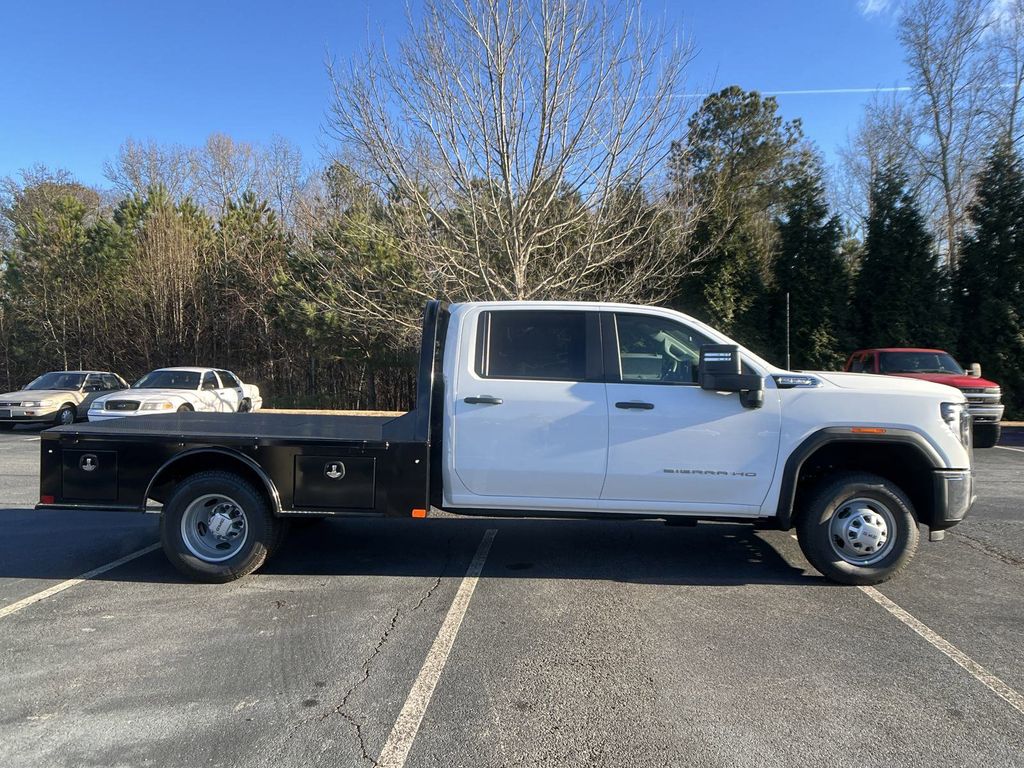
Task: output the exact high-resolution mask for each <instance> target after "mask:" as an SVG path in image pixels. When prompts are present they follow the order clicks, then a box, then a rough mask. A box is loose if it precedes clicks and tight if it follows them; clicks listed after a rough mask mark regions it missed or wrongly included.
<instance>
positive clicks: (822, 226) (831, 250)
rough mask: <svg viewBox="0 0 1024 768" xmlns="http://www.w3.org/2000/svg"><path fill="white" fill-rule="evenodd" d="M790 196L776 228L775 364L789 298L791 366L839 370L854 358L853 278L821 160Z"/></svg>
mask: <svg viewBox="0 0 1024 768" xmlns="http://www.w3.org/2000/svg"><path fill="white" fill-rule="evenodd" d="M788 194H789V201H788V203H787V205H786V208H785V211H784V214H783V216H782V217H781V218H780V219H779V220H778V222H777V228H778V252H777V255H776V257H775V263H774V268H773V273H774V284H775V295H774V301H773V307H772V313H771V317H772V320H773V322H772V326H773V334H772V337H773V338H772V340H771V350H772V352H774V358H775V359H776V361H778V362H780V363H783V362H784V360H785V304H786V294H787V293H789V296H790V349H791V362H790V365H791V366H792V367H793V368H795V369H817V370H821V369H830V368H836V367H839V366H840V365H842V362H843V360H844V359H845V356H846V354H847V353H848V352H849V349H848V333H847V324H848V323H847V306H848V302H849V295H848V294H849V274H848V272H847V266H846V260H845V259H844V258H843V255H842V252H841V243H842V236H843V231H842V226H841V224H840V221H839V217H838V216H829V212H828V205H827V203H826V202H825V187H824V183H823V180H822V172H821V168H820V162H819V161H818V160H817V159H816V158H814V159H812V160H811V162H809V163H808V164H807V165H806V167H805V170H804V172H802V173H800V174H799V175H797V176H796V178H795V179H794V180H793V182H792V183H791V184H790V186H789V189H788Z"/></svg>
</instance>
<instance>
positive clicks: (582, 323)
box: [449, 307, 608, 508]
mask: <svg viewBox="0 0 1024 768" xmlns="http://www.w3.org/2000/svg"><path fill="white" fill-rule="evenodd" d="M599 322H600V320H599V313H597V312H595V311H584V310H561V309H537V308H530V307H525V308H521V309H518V308H502V309H494V310H487V311H479V312H477V313H476V314H475V316H470V317H467V318H466V320H465V321H464V325H463V327H462V331H461V333H462V338H463V339H464V341H463V344H462V345H460V358H459V364H458V368H457V370H456V372H455V375H456V382H455V388H454V391H453V399H454V402H450V403H449V407H450V408H451V409H452V412H453V414H454V416H453V424H452V435H451V442H450V444H449V450H450V451H452V454H451V456H452V459H451V461H452V466H453V469H452V474H453V475H454V477H453V478H451V479H452V480H454V481H456V482H454V483H450V484H449V490H450V492H451V494H452V497H451V498H452V500H453V502H454V503H455V504H457V505H460V506H471V505H475V506H479V507H487V506H502V505H504V506H509V505H514V504H515V500H516V499H519V500H522V499H523V498H530V499H531V500H538V501H537V506H538V508H542V507H543V506H544V504H543V502H542V501H541V500H543V499H583V500H592V502H596V500H597V499H598V498H599V497H600V495H601V485H602V483H603V482H604V473H605V464H606V460H607V452H608V408H607V402H606V399H605V385H604V383H603V382H602V381H601V373H600V365H601V352H600V343H599V337H600V328H599ZM457 486H458V487H457ZM501 497H505V498H506V501H502V500H501Z"/></svg>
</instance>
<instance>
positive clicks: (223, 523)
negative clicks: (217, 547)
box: [209, 508, 238, 541]
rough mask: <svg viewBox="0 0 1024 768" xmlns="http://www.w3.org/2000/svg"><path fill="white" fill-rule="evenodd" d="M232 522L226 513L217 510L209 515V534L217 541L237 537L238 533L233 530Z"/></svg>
mask: <svg viewBox="0 0 1024 768" xmlns="http://www.w3.org/2000/svg"><path fill="white" fill-rule="evenodd" d="M234 522H235V521H234V520H233V519H232V517H231V515H230V514H229V512H228V511H225V510H223V509H220V508H218V509H217V511H215V512H214V513H213V514H212V515H210V523H209V528H210V533H212V534H213V535H214V536H216V537H217V538H218V539H223V540H225V541H226V540H227V539H229V538H233V537H234V536H237V535H238V531H237V530H235V529H234V528H233V524H234Z"/></svg>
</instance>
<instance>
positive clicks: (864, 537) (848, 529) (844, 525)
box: [829, 499, 895, 565]
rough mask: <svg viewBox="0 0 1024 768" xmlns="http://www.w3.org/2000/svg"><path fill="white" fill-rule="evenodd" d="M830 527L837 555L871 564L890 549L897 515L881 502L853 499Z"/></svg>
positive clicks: (842, 508) (851, 560)
mask: <svg viewBox="0 0 1024 768" xmlns="http://www.w3.org/2000/svg"><path fill="white" fill-rule="evenodd" d="M829 527H830V531H829V533H830V535H831V541H832V549H833V550H834V551H835V552H836V554H838V555H839V556H840V557H841V558H842V559H844V560H846V561H847V562H848V563H852V564H854V565H870V564H872V563H874V562H877V561H879V560H881V559H882V558H883V557H885V555H886V554H887V553H888V552H889V550H890V549H891V547H892V544H893V536H894V532H895V518H894V517H893V514H892V512H891V511H890V510H889V508H888V507H886V506H885V505H884V504H882V503H880V502H878V501H875V500H873V499H870V500H869V499H854V500H852V501H849V502H847V503H845V504H844V505H842V506H841V507H840V508H839V509H838V510H836V513H835V515H834V516H833V518H832V522H831V525H830V526H829Z"/></svg>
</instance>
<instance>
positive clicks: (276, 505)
mask: <svg viewBox="0 0 1024 768" xmlns="http://www.w3.org/2000/svg"><path fill="white" fill-rule="evenodd" d="M210 453H216V454H219V455H221V456H227V457H228V458H230V459H235V460H236V461H239V462H241V463H242V464H244V465H245V466H246V467H247V468H248V469H251V470H252V471H253V472H254V473H255V474H256V476H257V477H259V479H260V481H261V482H262V483H263V487H264V489H265V490H266V492H267V495H268V496H269V497H270V506H271V512H272V513H273V514H274V515H275V516H278V515H280V514H281V496H280V495H279V494H278V492H277V486H275V485H274V481H273V480H271V479H270V476H269V475H268V474H267V473H266V470H264V469H263V467H261V466H260V465H259V464H257V463H256V462H255V461H253V459H251V458H250V457H248V456H246V455H245V454H243V453H238V452H237V451H232V450H229V449H227V448H208V447H203V448H193V449H191V450H188V451H184V452H182V453H178V454H175V455H174V456H172V457H171V458H169V459H168V460H167V461H165V462H164V463H163V464H162V465H161V467H160V468H159V469H158V470H157V471H156V472H154V473H153V477H151V478H150V479H149V483H148V484H147V485H146V495H145V496H143V497H142V505H143V507H145V505H146V499H148V498H149V494H150V492H151V491H152V490H153V486H154V484H155V483H156V481H157V478H159V477H160V475H162V474H163V473H164V470H166V469H169V468H170V467H172V466H174V464H176V463H178V462H179V461H181V460H182V459H187V458H189V457H191V456H198V455H201V454H210Z"/></svg>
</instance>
